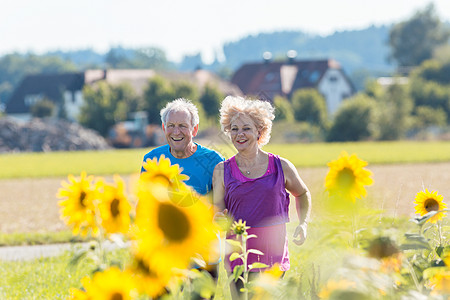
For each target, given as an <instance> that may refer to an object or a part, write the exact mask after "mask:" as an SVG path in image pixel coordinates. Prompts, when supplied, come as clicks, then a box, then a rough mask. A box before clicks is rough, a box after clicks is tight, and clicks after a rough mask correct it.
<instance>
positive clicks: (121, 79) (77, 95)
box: [5, 69, 242, 121]
mask: <svg viewBox="0 0 450 300" xmlns="http://www.w3.org/2000/svg"><path fill="white" fill-rule="evenodd" d="M156 75H160V76H162V77H164V78H166V79H168V80H174V81H177V80H184V81H188V82H190V83H193V84H194V85H195V86H197V88H199V89H202V88H204V87H205V85H206V84H213V85H215V86H217V88H218V89H219V90H221V91H222V92H223V93H224V94H225V95H242V92H241V90H240V89H239V88H238V87H237V86H236V85H233V84H231V83H229V82H227V81H225V80H222V79H220V78H219V77H218V76H217V75H215V74H213V73H211V72H209V71H206V70H201V69H200V70H196V71H194V72H183V73H180V72H156V71H154V70H149V69H133V70H124V69H121V70H86V71H84V72H72V73H63V74H36V75H29V76H26V77H25V78H24V79H23V80H22V82H21V83H20V84H19V85H18V86H17V88H16V89H15V90H14V92H13V94H12V95H11V97H10V99H9V101H8V102H7V104H6V108H5V112H6V114H8V116H10V117H13V118H16V119H21V120H28V119H30V118H31V113H30V108H31V107H32V106H33V105H34V104H36V103H37V102H38V101H41V100H43V99H49V100H51V101H53V102H55V104H56V106H57V107H58V110H60V109H61V108H62V107H64V110H65V112H66V116H67V118H68V119H69V120H72V121H77V119H78V115H79V113H80V109H81V106H82V105H83V101H84V100H83V92H82V91H83V87H84V86H85V85H93V84H95V83H96V82H98V81H100V80H104V81H106V82H108V83H110V84H112V85H115V84H120V83H129V84H130V85H131V86H132V87H133V88H134V89H135V91H136V93H137V94H142V93H143V91H144V89H145V88H146V86H147V84H148V81H149V79H150V78H152V77H154V76H156ZM57 113H58V112H57Z"/></svg>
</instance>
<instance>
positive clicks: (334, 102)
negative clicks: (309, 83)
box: [317, 69, 352, 114]
mask: <svg viewBox="0 0 450 300" xmlns="http://www.w3.org/2000/svg"><path fill="white" fill-rule="evenodd" d="M317 89H318V90H319V92H320V93H321V94H322V95H323V96H324V97H325V99H326V101H327V108H328V113H329V114H333V113H335V112H336V111H337V109H338V108H339V106H340V104H341V102H342V100H344V99H345V98H347V97H350V96H351V94H352V88H351V86H350V84H349V83H348V81H347V80H346V79H345V77H344V75H343V74H342V73H341V71H340V70H337V69H328V70H327V71H326V72H325V74H324V75H323V77H322V79H321V80H320V82H319V85H318V87H317Z"/></svg>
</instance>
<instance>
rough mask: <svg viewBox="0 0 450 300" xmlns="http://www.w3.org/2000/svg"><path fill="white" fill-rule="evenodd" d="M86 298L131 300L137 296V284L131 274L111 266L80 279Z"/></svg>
mask: <svg viewBox="0 0 450 300" xmlns="http://www.w3.org/2000/svg"><path fill="white" fill-rule="evenodd" d="M82 283H83V286H84V288H85V290H86V294H87V296H88V299H98V300H110V299H122V300H131V299H136V297H137V295H138V294H137V285H136V282H135V280H134V277H133V274H132V273H131V272H129V271H121V270H120V269H119V268H117V267H111V268H109V269H107V270H105V271H104V272H97V273H95V274H94V276H93V278H92V279H91V280H90V279H84V280H82Z"/></svg>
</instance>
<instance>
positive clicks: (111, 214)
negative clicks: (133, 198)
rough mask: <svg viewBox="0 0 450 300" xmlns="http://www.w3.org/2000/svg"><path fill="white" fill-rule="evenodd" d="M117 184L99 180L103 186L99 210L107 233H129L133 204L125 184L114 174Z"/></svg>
mask: <svg viewBox="0 0 450 300" xmlns="http://www.w3.org/2000/svg"><path fill="white" fill-rule="evenodd" d="M114 182H115V185H111V184H106V183H105V182H103V181H100V182H99V186H100V187H101V193H100V196H99V198H100V203H99V211H100V216H101V222H102V226H103V228H104V229H105V231H106V232H107V233H127V232H128V229H129V226H130V211H131V205H130V203H129V202H128V199H127V196H126V195H125V184H124V182H123V180H122V179H121V178H120V177H119V176H114Z"/></svg>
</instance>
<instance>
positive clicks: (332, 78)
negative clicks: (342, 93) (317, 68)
mask: <svg viewBox="0 0 450 300" xmlns="http://www.w3.org/2000/svg"><path fill="white" fill-rule="evenodd" d="M328 80H329V81H330V82H336V81H338V78H337V77H336V76H330V77H328Z"/></svg>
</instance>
